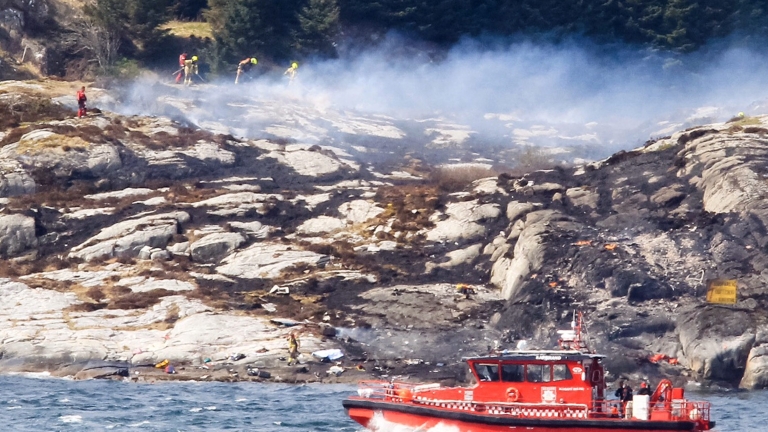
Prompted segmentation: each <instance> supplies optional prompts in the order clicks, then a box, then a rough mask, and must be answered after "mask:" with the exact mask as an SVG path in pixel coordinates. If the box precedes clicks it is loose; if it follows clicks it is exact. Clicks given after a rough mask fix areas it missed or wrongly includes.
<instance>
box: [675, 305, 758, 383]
mask: <svg viewBox="0 0 768 432" xmlns="http://www.w3.org/2000/svg"><path fill="white" fill-rule="evenodd" d="M677 330H678V334H679V336H680V343H681V345H682V349H683V352H684V353H685V362H686V364H687V366H688V367H689V368H690V369H691V370H692V371H694V373H696V375H697V376H698V377H699V378H703V379H721V380H727V381H729V380H734V379H739V378H741V377H742V375H743V372H744V369H745V365H746V363H747V358H748V356H749V353H750V350H751V348H752V346H753V344H754V342H755V338H756V333H755V330H754V324H753V323H752V320H751V318H750V317H749V315H748V314H747V313H745V312H741V311H735V310H730V309H726V308H722V307H716V306H706V307H702V308H696V309H693V310H691V311H688V312H685V313H682V314H680V315H679V316H678V320H677Z"/></svg>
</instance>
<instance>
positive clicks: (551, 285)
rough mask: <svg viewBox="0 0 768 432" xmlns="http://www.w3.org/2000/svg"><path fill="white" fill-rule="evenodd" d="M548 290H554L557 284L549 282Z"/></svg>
mask: <svg viewBox="0 0 768 432" xmlns="http://www.w3.org/2000/svg"><path fill="white" fill-rule="evenodd" d="M549 286H550V288H554V287H556V286H557V282H550V283H549Z"/></svg>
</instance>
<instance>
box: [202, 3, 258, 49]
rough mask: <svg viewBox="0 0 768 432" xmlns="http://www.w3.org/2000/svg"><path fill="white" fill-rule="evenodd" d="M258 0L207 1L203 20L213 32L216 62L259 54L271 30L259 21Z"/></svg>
mask: <svg viewBox="0 0 768 432" xmlns="http://www.w3.org/2000/svg"><path fill="white" fill-rule="evenodd" d="M261 3H262V0H210V1H209V6H210V9H209V11H208V12H207V13H206V19H207V20H208V22H209V23H210V25H211V28H212V29H213V38H214V40H215V42H216V51H217V53H218V57H219V58H218V60H219V62H230V63H231V62H235V61H238V60H240V58H241V57H246V56H249V55H253V54H257V53H261V52H263V48H264V45H265V43H266V42H268V41H269V39H270V37H271V33H272V30H271V28H270V27H269V25H265V24H264V23H263V22H262V19H261V13H260V6H261Z"/></svg>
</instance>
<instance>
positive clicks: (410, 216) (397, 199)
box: [374, 184, 442, 232]
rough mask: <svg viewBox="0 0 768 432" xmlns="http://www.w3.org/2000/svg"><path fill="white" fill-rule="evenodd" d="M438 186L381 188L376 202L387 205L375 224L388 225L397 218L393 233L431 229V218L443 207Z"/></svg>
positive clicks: (393, 225)
mask: <svg viewBox="0 0 768 432" xmlns="http://www.w3.org/2000/svg"><path fill="white" fill-rule="evenodd" d="M440 196H441V193H440V191H439V189H438V186H437V185H435V184H430V185H423V184H419V185H405V186H389V187H381V188H379V189H378V191H377V192H376V197H375V199H376V201H377V202H380V203H385V211H384V213H382V214H380V215H379V216H378V217H377V218H376V219H374V222H376V221H378V223H379V224H381V223H386V221H388V220H389V219H391V218H395V221H394V222H393V224H392V231H393V232H395V231H403V232H407V231H419V230H421V229H422V228H425V227H431V226H432V222H430V221H429V216H430V215H431V214H433V213H434V212H435V210H436V209H437V208H438V207H440V206H441V205H442V202H441V201H440Z"/></svg>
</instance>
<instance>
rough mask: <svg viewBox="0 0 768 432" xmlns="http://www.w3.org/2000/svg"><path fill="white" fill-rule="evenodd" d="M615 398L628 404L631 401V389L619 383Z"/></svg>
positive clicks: (625, 384) (623, 383)
mask: <svg viewBox="0 0 768 432" xmlns="http://www.w3.org/2000/svg"><path fill="white" fill-rule="evenodd" d="M615 395H616V397H617V398H619V400H620V401H622V402H629V401H631V400H632V387H630V386H629V384H627V383H626V382H624V381H619V388H618V389H617V390H616V393H615Z"/></svg>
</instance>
